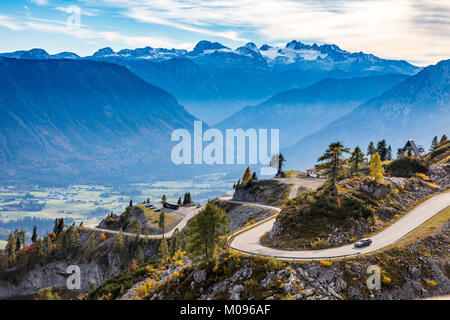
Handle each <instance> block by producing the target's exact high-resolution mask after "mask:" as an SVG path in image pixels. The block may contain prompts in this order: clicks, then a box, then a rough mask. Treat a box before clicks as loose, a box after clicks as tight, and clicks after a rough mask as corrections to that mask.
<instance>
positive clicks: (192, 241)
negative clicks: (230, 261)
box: [188, 202, 228, 264]
mask: <svg viewBox="0 0 450 320" xmlns="http://www.w3.org/2000/svg"><path fill="white" fill-rule="evenodd" d="M227 223H228V218H227V214H226V213H225V211H224V210H223V209H222V208H220V207H218V206H216V205H215V204H213V203H212V202H208V203H207V204H206V207H205V209H203V210H200V212H199V213H198V214H197V215H196V216H194V217H193V218H192V219H191V232H192V234H191V236H190V238H189V242H188V244H189V248H188V250H189V252H190V253H191V254H192V256H193V257H194V259H195V260H196V261H198V262H200V263H205V264H209V263H212V262H214V261H215V257H216V249H217V246H218V245H219V240H220V237H221V236H223V235H225V234H226V232H227Z"/></svg>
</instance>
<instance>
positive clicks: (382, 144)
mask: <svg viewBox="0 0 450 320" xmlns="http://www.w3.org/2000/svg"><path fill="white" fill-rule="evenodd" d="M377 153H378V154H379V155H380V159H381V161H384V160H386V155H387V143H386V140H384V139H383V140H381V141H379V142H378V144H377Z"/></svg>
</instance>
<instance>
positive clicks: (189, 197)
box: [187, 192, 192, 204]
mask: <svg viewBox="0 0 450 320" xmlns="http://www.w3.org/2000/svg"><path fill="white" fill-rule="evenodd" d="M187 204H192V198H191V193H190V192H188V193H187Z"/></svg>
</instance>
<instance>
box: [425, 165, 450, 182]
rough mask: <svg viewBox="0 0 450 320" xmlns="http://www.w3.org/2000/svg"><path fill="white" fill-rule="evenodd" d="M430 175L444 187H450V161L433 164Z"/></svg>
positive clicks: (429, 171)
mask: <svg viewBox="0 0 450 320" xmlns="http://www.w3.org/2000/svg"><path fill="white" fill-rule="evenodd" d="M428 176H429V177H430V179H431V180H432V181H434V182H435V183H437V184H438V185H439V186H441V187H442V188H450V163H447V164H432V165H431V166H430V167H429V170H428Z"/></svg>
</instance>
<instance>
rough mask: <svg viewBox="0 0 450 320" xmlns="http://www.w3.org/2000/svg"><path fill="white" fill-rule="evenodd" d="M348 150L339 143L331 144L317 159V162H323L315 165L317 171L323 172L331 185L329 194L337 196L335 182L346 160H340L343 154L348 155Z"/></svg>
mask: <svg viewBox="0 0 450 320" xmlns="http://www.w3.org/2000/svg"><path fill="white" fill-rule="evenodd" d="M349 152H350V150H349V148H344V146H343V145H342V144H341V143H340V142H333V143H331V144H330V145H329V146H328V149H327V150H326V151H325V153H324V154H323V155H322V156H321V157H320V158H319V159H317V161H318V162H323V163H321V164H319V165H317V168H318V169H319V170H322V169H323V170H325V172H326V175H327V176H328V177H329V182H330V183H331V193H332V194H333V195H337V185H336V181H337V178H338V176H339V174H340V172H341V171H342V169H343V166H344V164H345V163H346V160H345V159H343V158H342V156H343V154H344V153H349ZM324 161H325V162H324Z"/></svg>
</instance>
